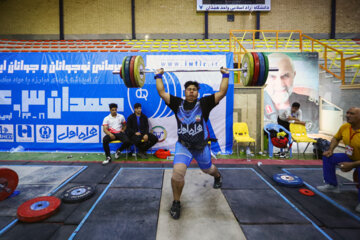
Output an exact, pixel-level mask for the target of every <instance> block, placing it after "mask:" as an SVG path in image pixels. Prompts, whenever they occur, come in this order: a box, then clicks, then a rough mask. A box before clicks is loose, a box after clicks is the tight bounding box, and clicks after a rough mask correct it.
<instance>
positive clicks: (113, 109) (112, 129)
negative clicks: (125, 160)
mask: <svg viewBox="0 0 360 240" xmlns="http://www.w3.org/2000/svg"><path fill="white" fill-rule="evenodd" d="M117 107H118V106H117V104H115V103H110V104H109V108H110V114H109V115H108V116H106V117H105V118H104V121H103V124H102V125H103V130H104V132H105V134H106V135H105V137H104V138H103V147H104V151H105V155H106V159H105V161H103V163H102V164H103V165H106V164H108V163H110V162H111V156H110V147H109V143H110V142H111V141H114V140H120V141H121V142H122V144H121V147H120V148H118V149H117V150H116V154H115V158H119V154H120V153H121V151H122V150H124V149H126V148H128V147H129V146H130V145H131V144H132V143H131V142H130V140H129V138H128V137H127V135H126V134H125V130H126V120H125V117H124V116H123V115H121V114H119V113H117Z"/></svg>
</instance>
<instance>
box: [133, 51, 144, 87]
mask: <svg viewBox="0 0 360 240" xmlns="http://www.w3.org/2000/svg"><path fill="white" fill-rule="evenodd" d="M142 71H145V64H144V59H143V58H142V57H141V56H136V59H135V64H134V76H135V82H136V84H137V86H138V87H143V86H144V84H145V73H143V72H142Z"/></svg>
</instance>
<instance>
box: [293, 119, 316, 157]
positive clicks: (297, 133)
mask: <svg viewBox="0 0 360 240" xmlns="http://www.w3.org/2000/svg"><path fill="white" fill-rule="evenodd" d="M290 133H291V137H292V139H293V141H294V142H296V145H297V152H298V157H299V156H300V155H299V143H301V142H307V143H308V144H307V145H306V148H305V150H304V152H303V154H304V155H305V152H306V149H307V148H308V146H309V144H310V143H316V142H317V141H316V140H315V139H312V138H309V137H308V135H307V133H306V128H305V126H304V125H302V124H295V123H291V124H290ZM315 151H316V157H318V153H317V149H316V148H315Z"/></svg>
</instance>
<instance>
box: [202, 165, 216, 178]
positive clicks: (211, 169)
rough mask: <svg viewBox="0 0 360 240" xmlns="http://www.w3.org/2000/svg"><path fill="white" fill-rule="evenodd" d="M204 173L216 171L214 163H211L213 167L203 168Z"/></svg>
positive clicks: (211, 173)
mask: <svg viewBox="0 0 360 240" xmlns="http://www.w3.org/2000/svg"><path fill="white" fill-rule="evenodd" d="M201 170H202V171H203V172H204V173H207V174H209V175H213V174H214V173H215V172H216V167H215V166H214V164H211V167H210V168H208V169H201Z"/></svg>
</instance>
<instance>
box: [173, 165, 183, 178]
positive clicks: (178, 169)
mask: <svg viewBox="0 0 360 240" xmlns="http://www.w3.org/2000/svg"><path fill="white" fill-rule="evenodd" d="M178 165H179V166H178ZM185 173H186V165H185V164H176V165H175V166H174V169H173V174H172V179H173V180H175V181H177V182H183V181H184V177H185Z"/></svg>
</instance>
